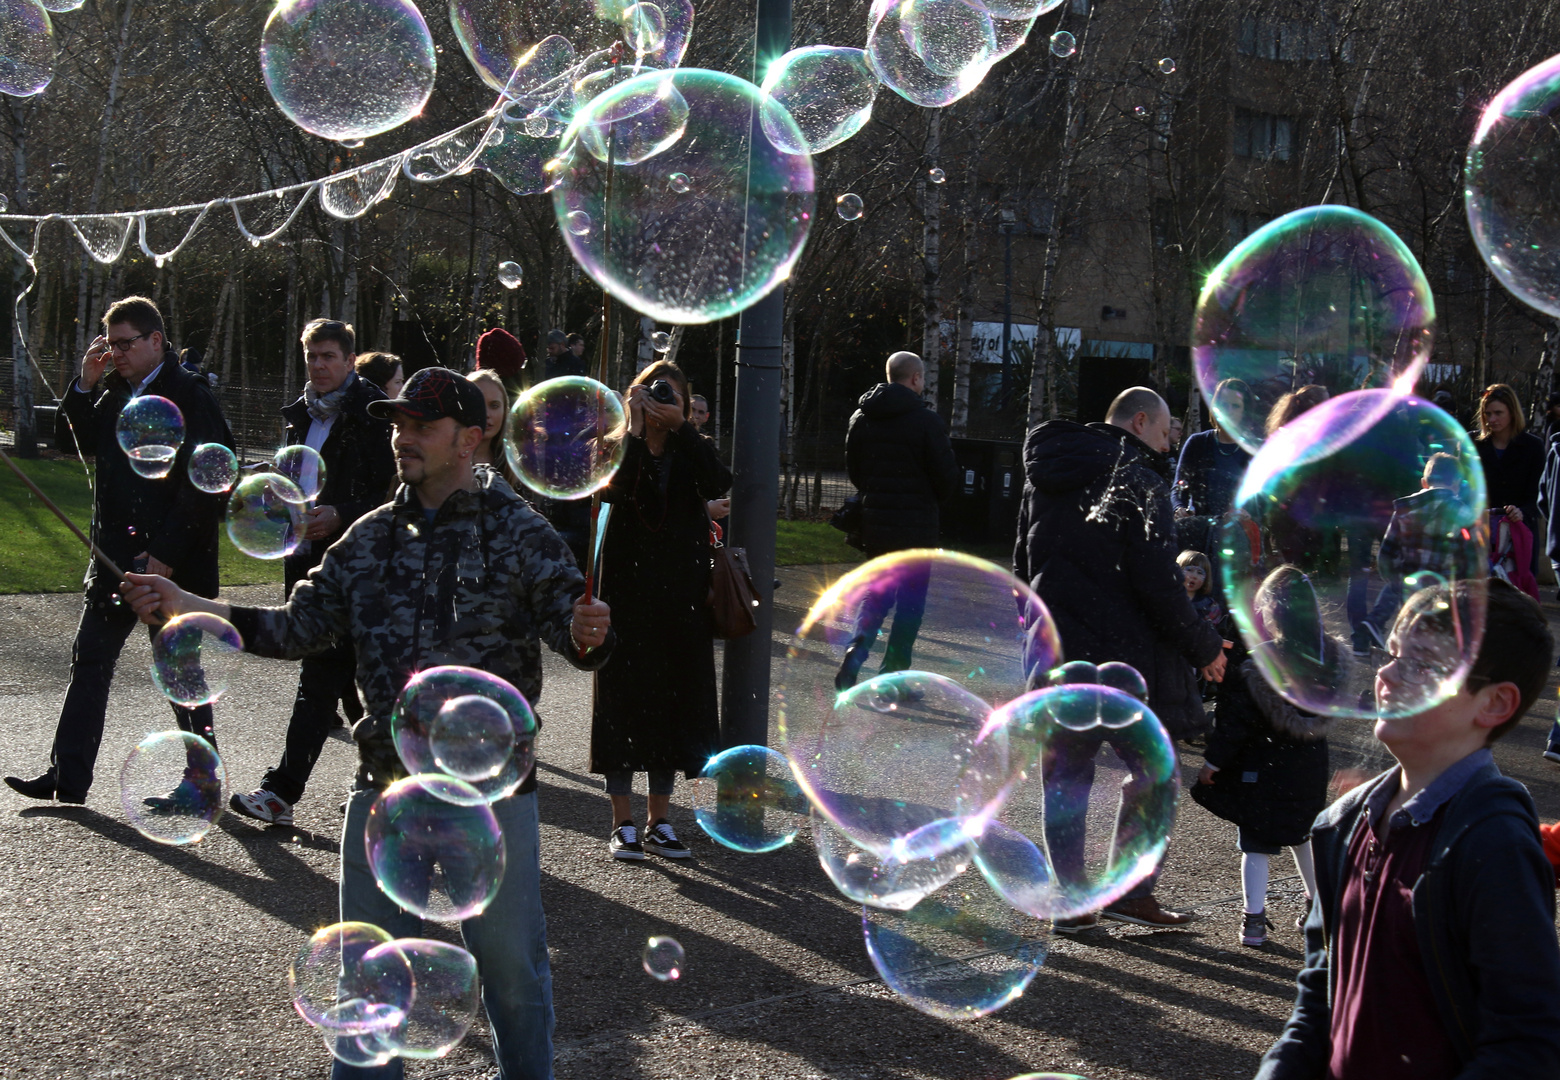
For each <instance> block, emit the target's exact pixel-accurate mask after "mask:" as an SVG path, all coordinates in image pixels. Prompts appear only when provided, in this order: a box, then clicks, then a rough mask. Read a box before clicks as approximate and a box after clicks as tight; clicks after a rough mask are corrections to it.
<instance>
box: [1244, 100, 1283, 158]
mask: <svg viewBox="0 0 1560 1080" xmlns="http://www.w3.org/2000/svg"><path fill="white" fill-rule="evenodd" d="M1295 126H1296V125H1295V121H1294V120H1292V119H1290V118H1289V117H1287V116H1274V115H1273V114H1272V113H1263V112H1253V111H1251V110H1250V109H1236V110H1235V156H1236V157H1244V158H1256V159H1257V160H1258V161H1288V160H1289V155H1290V153H1291V151H1292V150H1293V148H1294V142H1295Z"/></svg>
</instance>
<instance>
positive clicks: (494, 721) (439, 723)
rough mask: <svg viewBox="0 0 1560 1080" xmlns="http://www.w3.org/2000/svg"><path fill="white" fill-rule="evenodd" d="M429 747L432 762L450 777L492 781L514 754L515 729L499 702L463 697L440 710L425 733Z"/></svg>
mask: <svg viewBox="0 0 1560 1080" xmlns="http://www.w3.org/2000/svg"><path fill="white" fill-rule="evenodd" d="M428 747H429V749H430V750H432V751H433V760H434V762H435V763H436V764H437V765H438V766H439V768H440V769H442V770H443V771H444V772H446V773H449V774H450V775H451V776H453V777H455V778H457V779H460V780H491V779H492V778H493V777H495V776H497V775H498V774H499V773H501V772H503V771H504V766H505V765H507V764H508V763H509V756H510V755H511V754H512V753H514V750H515V728H514V725H513V724H512V723H510V720H509V713H508V711H507V710H506V709H505V708H504V707H503V706H502V705H500V704H499V703H498V702H496V701H494V700H493V699H492V698H487V697H483V696H482V695H481V694H465V695H462V696H461V697H456V698H450V700H448V701H446V702H445V703H444V704H443V705H442V706H440V708H439V711H438V713H436V714H435V715H434V718H433V724H432V725H431V726H430V727H429V729H428Z"/></svg>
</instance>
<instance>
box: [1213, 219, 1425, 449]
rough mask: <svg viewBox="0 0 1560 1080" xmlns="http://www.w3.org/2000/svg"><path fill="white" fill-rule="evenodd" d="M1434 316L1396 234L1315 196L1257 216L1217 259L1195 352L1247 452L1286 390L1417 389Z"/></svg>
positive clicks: (1421, 278)
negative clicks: (1299, 206)
mask: <svg viewBox="0 0 1560 1080" xmlns="http://www.w3.org/2000/svg"><path fill="white" fill-rule="evenodd" d="M1434 326H1435V300H1434V298H1433V297H1432V296H1431V295H1430V285H1429V283H1428V282H1426V281H1425V275H1424V272H1423V271H1422V270H1421V269H1420V268H1419V263H1418V261H1417V260H1415V258H1414V255H1413V253H1412V252H1411V251H1409V250H1408V247H1407V245H1405V244H1404V243H1403V241H1402V240H1400V239H1398V236H1397V234H1396V233H1394V232H1393V231H1392V230H1391V229H1389V228H1387V227H1386V226H1385V225H1383V224H1382V223H1381V222H1379V221H1377V220H1376V219H1375V218H1373V217H1371V216H1369V215H1368V214H1362V213H1361V212H1360V211H1358V210H1355V209H1353V208H1352V207H1347V206H1312V207H1307V208H1306V209H1303V210H1296V211H1294V212H1293V213H1289V214H1285V215H1284V216H1283V217H1281V218H1279V219H1278V220H1276V221H1272V222H1269V223H1268V224H1267V225H1264V226H1263V227H1262V228H1260V229H1258V230H1257V231H1256V232H1254V233H1252V234H1251V235H1250V236H1248V237H1246V239H1245V240H1242V241H1241V242H1240V243H1239V244H1237V245H1236V246H1235V250H1233V251H1231V252H1230V253H1229V254H1228V255H1226V256H1225V257H1224V260H1223V261H1222V262H1220V263H1219V265H1218V266H1216V267H1215V268H1214V271H1213V273H1212V274H1210V275H1209V277H1208V280H1207V283H1206V284H1204V286H1203V290H1202V295H1201V296H1199V297H1198V300H1197V311H1196V316H1195V320H1194V323H1193V327H1192V361H1193V366H1194V368H1195V370H1196V374H1197V382H1198V385H1199V386H1201V388H1202V392H1203V397H1204V399H1205V400H1207V401H1208V402H1209V407H1210V409H1211V411H1212V413H1213V416H1214V418H1215V419H1216V420H1217V421H1218V422H1219V423H1220V424H1221V425H1222V426H1223V427H1224V429H1225V430H1226V431H1227V432H1229V433H1230V435H1232V436H1233V437H1234V438H1235V440H1236V441H1237V442H1239V443H1240V444H1241V445H1242V446H1244V447H1245V448H1246V449H1247V450H1250V451H1252V452H1253V453H1254V452H1255V451H1256V449H1257V447H1258V446H1260V445H1261V444H1262V441H1263V440H1264V439H1265V438H1266V437H1267V432H1266V428H1267V423H1268V419H1269V417H1270V416H1272V415H1273V412H1274V408H1275V406H1277V405H1278V404H1279V399H1280V398H1281V397H1283V395H1285V394H1287V393H1289V392H1290V391H1293V390H1299V389H1300V388H1301V387H1303V386H1311V385H1315V386H1321V387H1324V388H1325V389H1326V390H1327V391H1328V392H1329V393H1330V394H1332V395H1333V396H1337V395H1338V394H1341V393H1344V392H1346V391H1350V390H1364V389H1370V388H1374V387H1388V386H1390V387H1393V388H1395V389H1397V390H1398V391H1399V392H1402V393H1407V392H1408V391H1410V390H1412V389H1413V386H1414V380H1415V379H1416V378H1417V377H1418V375H1419V372H1420V370H1421V369H1422V368H1423V367H1424V365H1425V361H1426V360H1428V359H1429V357H1430V347H1431V344H1432V342H1433V340H1434V336H1435V331H1434ZM1230 380H1235V381H1234V382H1230ZM1221 388H1222V390H1221ZM1372 400H1373V401H1378V402H1379V403H1380V405H1381V408H1382V409H1383V410H1384V409H1386V408H1387V407H1389V405H1390V401H1391V399H1390V398H1387V397H1379V398H1375V399H1372ZM1355 418H1356V420H1357V421H1358V422H1359V423H1360V424H1361V426H1362V427H1363V426H1369V424H1370V422H1371V421H1372V420H1373V419H1374V417H1371V416H1370V415H1369V414H1367V413H1364V412H1358V413H1356V414H1355Z"/></svg>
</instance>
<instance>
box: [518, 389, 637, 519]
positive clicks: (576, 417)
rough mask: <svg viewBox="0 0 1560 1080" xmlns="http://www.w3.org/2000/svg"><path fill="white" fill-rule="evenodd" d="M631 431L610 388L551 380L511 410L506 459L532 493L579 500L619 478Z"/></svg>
mask: <svg viewBox="0 0 1560 1080" xmlns="http://www.w3.org/2000/svg"><path fill="white" fill-rule="evenodd" d="M627 431H628V418H627V416H626V414H625V413H624V411H623V404H622V401H621V400H620V399H619V398H618V396H617V395H616V394H614V393H613V392H612V391H611V390H609V389H608V388H607V387H606V386H604V385H602V384H601V383H599V382H597V381H596V380H595V379H588V378H586V377H584V376H582V375H572V376H565V377H563V378H559V379H548V380H547V381H546V382H542V383H538V384H537V385H535V386H533V387H532V388H531V389H530V390H528V391H526V392H525V393H524V394H521V395H520V397H519V398H517V399H516V400H515V403H514V405H513V406H511V407H510V410H509V423H508V424H507V425H506V426H505V429H504V455H505V458H506V459H507V460H508V462H509V467H510V468H512V469H513V470H514V471H515V473H516V475H518V476H519V477H520V480H521V482H522V483H524V484H525V486H526V487H528V488H530V489H531V490H532V491H535V492H538V493H539V494H542V495H546V496H547V497H548V498H552V499H581V498H584V497H585V496H587V495H590V494H593V493H594V492H597V491H599V490H601V489H602V488H603V487H605V486H606V485H607V483H608V482H609V481H610V480H611V479H612V475H613V474H614V473H615V472H617V470H618V466H619V465H621V464H622V463H623V454H624V452H625V450H626V446H625V442H624V435H625V433H626V432H627Z"/></svg>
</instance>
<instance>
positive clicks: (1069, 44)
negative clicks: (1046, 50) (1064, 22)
mask: <svg viewBox="0 0 1560 1080" xmlns="http://www.w3.org/2000/svg"><path fill="white" fill-rule="evenodd" d="M1077 51H1078V39H1077V38H1075V37H1073V36H1072V34H1070V33H1068V32H1067V31H1066V30H1058V31H1057V32H1056V33H1054V34H1052V35H1051V55H1052V56H1060V57H1061V58H1062V59H1064V60H1065V59H1067V57H1069V56H1071V55H1072V54H1073V53H1075V52H1077Z"/></svg>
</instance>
